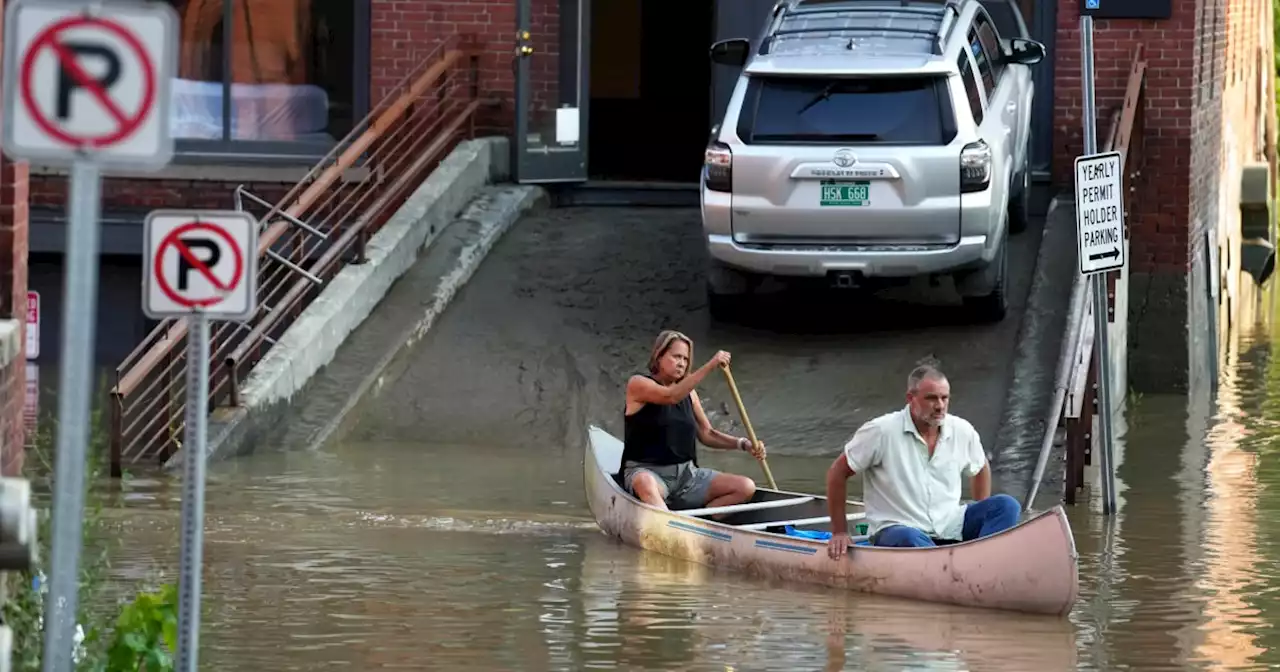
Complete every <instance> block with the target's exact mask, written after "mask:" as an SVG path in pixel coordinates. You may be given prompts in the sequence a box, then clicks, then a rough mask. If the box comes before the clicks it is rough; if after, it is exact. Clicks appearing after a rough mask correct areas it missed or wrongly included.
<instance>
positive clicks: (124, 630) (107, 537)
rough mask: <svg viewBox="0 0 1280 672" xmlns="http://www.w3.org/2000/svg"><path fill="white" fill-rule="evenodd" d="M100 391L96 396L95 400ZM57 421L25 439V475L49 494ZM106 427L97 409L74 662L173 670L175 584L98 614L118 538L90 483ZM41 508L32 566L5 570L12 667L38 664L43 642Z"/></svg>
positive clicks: (102, 458) (98, 478)
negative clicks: (111, 528)
mask: <svg viewBox="0 0 1280 672" xmlns="http://www.w3.org/2000/svg"><path fill="white" fill-rule="evenodd" d="M104 397H105V395H98V397H97V398H99V399H102V398H104ZM56 424H57V420H56V418H55V417H53V416H52V415H48V416H46V417H43V418H42V419H41V422H40V423H39V424H38V429H37V431H36V433H35V436H33V437H32V441H29V442H28V447H27V469H26V471H27V473H26V474H25V476H26V477H27V478H28V479H30V480H31V484H32V489H33V492H37V493H40V492H43V493H51V492H53V491H54V489H55V487H56V483H55V479H54V469H53V453H54V450H53V449H54V445H55V444H54V439H55V436H56V432H55V427H56ZM104 427H105V424H104V423H103V422H102V409H101V408H100V407H99V408H95V410H94V412H93V414H92V416H91V424H90V439H89V446H88V451H87V455H86V457H87V463H86V465H85V466H86V474H85V500H84V501H85V511H84V517H83V518H82V523H81V526H82V538H81V549H82V550H81V554H80V577H79V592H78V602H79V603H78V607H79V608H78V609H77V618H76V623H77V626H76V627H77V633H76V640H77V641H76V643H75V646H76V649H75V653H74V655H73V658H74V660H75V663H76V665H75V666H76V669H78V670H93V671H95V672H117V671H120V672H123V671H125V670H128V671H130V672H135V671H139V670H146V671H147V672H160V671H162V670H171V669H173V662H172V658H173V652H174V651H176V650H177V649H176V644H175V641H174V640H175V638H176V633H177V597H176V593H177V591H176V589H175V588H174V587H173V586H172V585H169V584H166V585H163V586H161V587H160V588H159V589H158V590H157V591H156V592H143V593H140V594H139V595H137V596H136V597H135V598H134V599H133V600H132V601H131V602H129V603H128V604H125V605H124V606H123V607H122V608H121V609H120V611H119V613H118V615H116V616H115V617H114V618H112V617H111V614H110V611H112V610H107V612H108V613H106V614H104V613H103V611H104V609H103V608H102V605H101V603H100V602H101V600H100V595H101V590H102V588H103V584H104V580H105V578H106V573H107V570H108V569H110V561H109V558H110V553H111V551H112V550H113V548H114V544H113V541H112V540H113V539H114V537H115V535H113V534H110V531H109V530H108V529H107V524H106V519H105V518H104V517H103V515H102V510H103V497H102V494H101V492H100V491H98V490H97V489H95V486H96V485H99V484H101V482H102V479H103V476H104V474H105V467H106V458H107V455H108V452H107V451H108V449H109V440H110V437H109V435H108V434H107V432H106V431H105V429H104ZM41 499H45V498H41ZM38 506H39V529H38V532H37V543H38V544H39V556H38V559H37V563H36V566H35V567H33V568H32V569H31V571H29V572H10V573H8V574H7V575H6V585H5V589H6V591H7V596H8V599H7V600H6V601H5V602H4V605H3V610H2V613H3V615H4V622H5V624H7V625H8V626H9V627H10V629H11V630H12V631H13V657H12V659H11V668H12V669H13V670H16V671H22V672H36V671H37V670H40V669H41V665H42V658H43V648H44V613H43V612H44V597H45V595H46V594H47V592H48V586H47V581H48V579H47V577H46V576H45V573H44V563H46V562H48V558H49V553H50V542H51V539H52V535H51V532H52V524H51V520H50V513H51V512H50V510H49V503H48V502H47V501H41V502H40V503H39V504H38Z"/></svg>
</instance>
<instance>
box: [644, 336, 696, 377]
mask: <svg viewBox="0 0 1280 672" xmlns="http://www.w3.org/2000/svg"><path fill="white" fill-rule="evenodd" d="M676 341H684V344H685V345H686V346H688V347H689V366H693V339H691V338H689V337H688V336H685V335H684V334H682V333H680V332H678V331H676V330H674V329H663V330H662V331H660V332H658V338H656V339H654V341H653V350H652V351H651V352H650V353H649V373H657V372H658V360H659V359H662V356H663V355H665V354H667V350H670V349H671V344H672V343H675V342H676Z"/></svg>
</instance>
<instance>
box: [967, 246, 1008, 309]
mask: <svg viewBox="0 0 1280 672" xmlns="http://www.w3.org/2000/svg"><path fill="white" fill-rule="evenodd" d="M994 263H995V264H997V266H996V269H995V270H996V278H995V283H994V284H993V285H992V287H991V292H990V293H989V294H986V295H985V296H966V297H964V306H965V308H966V309H968V310H969V312H970V313H972V314H973V316H974V318H975V319H976V320H978V321H979V322H983V323H995V322H999V321H1001V320H1003V319H1004V317H1005V315H1007V314H1008V313H1009V294H1008V291H1007V287H1008V278H1009V239H1008V238H1005V239H1004V242H1003V243H1001V245H1000V252H999V253H997V255H996V259H995V261H994Z"/></svg>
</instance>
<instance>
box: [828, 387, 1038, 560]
mask: <svg viewBox="0 0 1280 672" xmlns="http://www.w3.org/2000/svg"><path fill="white" fill-rule="evenodd" d="M950 402H951V385H950V384H949V383H948V382H947V377H946V376H945V375H944V374H943V373H942V371H940V370H939V369H938V368H937V366H936V364H933V363H924V364H921V365H919V366H917V367H916V368H915V370H913V371H912V372H911V374H910V375H909V376H907V405H906V406H905V407H903V408H902V409H900V410H897V411H894V412H892V413H886V414H885V415H882V416H880V417H878V418H873V419H871V420H868V421H867V422H866V423H865V424H863V425H862V427H860V428H858V431H857V432H856V433H854V435H853V438H852V439H850V440H849V442H848V443H847V444H845V447H844V452H843V453H842V454H841V455H840V456H839V457H837V458H836V459H835V461H834V462H832V463H831V468H830V469H828V470H827V508H828V511H829V512H830V514H831V541H830V542H828V543H829V546H828V547H827V553H828V554H829V555H830V556H831V557H832V558H833V559H839V558H840V557H842V556H843V555H844V553H845V548H846V547H847V546H848V545H849V532H848V521H847V520H846V518H845V484H846V481H848V480H849V477H850V476H853V475H854V474H857V473H861V474H862V483H863V499H864V504H865V505H866V513H867V524H868V527H867V532H868V534H869V535H870V540H871V543H872V545H875V546H900V547H901V546H908V547H913V546H935V545H937V544H938V542H939V541H942V542H944V543H945V542H947V541H969V540H971V539H978V538H980V537H985V536H987V535H990V534H995V533H996V532H1000V531H1002V530H1006V529H1008V528H1010V527H1013V526H1014V525H1016V524H1017V523H1018V516H1019V515H1020V513H1021V507H1020V506H1019V505H1018V502H1017V500H1015V499H1014V498H1012V497H1010V496H1009V495H995V496H992V495H991V466H990V465H989V464H988V463H987V454H986V452H984V451H983V449H982V440H981V439H980V437H979V436H978V432H977V430H975V429H974V428H973V425H971V424H969V422H968V421H966V420H964V419H963V418H959V417H956V416H954V415H947V406H948V405H949V404H950ZM962 477H963V478H969V479H972V480H971V489H972V495H973V499H974V501H973V502H972V503H970V504H962V503H961V502H960V485H961V478H962Z"/></svg>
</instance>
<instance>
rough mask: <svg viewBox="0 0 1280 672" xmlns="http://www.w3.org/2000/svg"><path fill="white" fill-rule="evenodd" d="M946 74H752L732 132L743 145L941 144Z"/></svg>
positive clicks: (948, 134) (948, 131)
mask: <svg viewBox="0 0 1280 672" xmlns="http://www.w3.org/2000/svg"><path fill="white" fill-rule="evenodd" d="M946 81H947V80H946V78H943V77H934V76H915V77H860V78H830V77H757V76H753V77H751V81H750V82H749V83H748V86H747V91H746V96H745V98H744V99H743V102H742V113H741V114H740V115H739V118H738V137H740V138H742V141H743V142H746V143H748V144H752V143H760V144H773V143H781V144H785V143H804V144H847V143H859V144H893V145H945V144H947V143H948V142H950V141H951V139H952V138H953V137H955V133H956V130H955V118H954V116H953V115H952V112H951V106H950V105H948V104H946V103H947V102H948V101H949V100H950V98H949V95H948V92H947V85H946Z"/></svg>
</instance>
